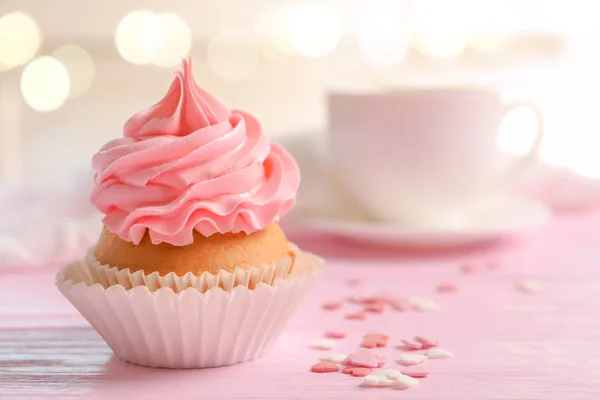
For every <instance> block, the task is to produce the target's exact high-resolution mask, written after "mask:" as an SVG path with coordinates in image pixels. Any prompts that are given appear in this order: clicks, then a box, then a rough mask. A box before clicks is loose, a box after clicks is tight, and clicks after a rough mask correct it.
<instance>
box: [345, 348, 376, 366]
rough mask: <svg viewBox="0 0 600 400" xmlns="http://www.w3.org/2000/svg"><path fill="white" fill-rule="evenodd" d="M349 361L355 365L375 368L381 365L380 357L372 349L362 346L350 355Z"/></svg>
mask: <svg viewBox="0 0 600 400" xmlns="http://www.w3.org/2000/svg"><path fill="white" fill-rule="evenodd" d="M348 361H349V363H350V364H351V365H353V366H355V367H368V368H375V367H377V366H378V365H379V360H378V357H377V356H376V355H375V354H374V353H373V352H372V351H371V350H369V349H365V348H360V349H358V350H356V352H355V353H354V354H351V355H350V356H348ZM384 362H385V360H384Z"/></svg>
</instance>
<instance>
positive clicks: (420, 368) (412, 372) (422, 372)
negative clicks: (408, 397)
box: [400, 364, 429, 378]
mask: <svg viewBox="0 0 600 400" xmlns="http://www.w3.org/2000/svg"><path fill="white" fill-rule="evenodd" d="M400 372H401V373H403V374H404V375H408V376H411V377H413V378H426V377H427V376H428V375H429V369H428V368H427V367H426V366H425V365H424V364H417V365H413V366H411V367H408V368H403V369H401V370H400Z"/></svg>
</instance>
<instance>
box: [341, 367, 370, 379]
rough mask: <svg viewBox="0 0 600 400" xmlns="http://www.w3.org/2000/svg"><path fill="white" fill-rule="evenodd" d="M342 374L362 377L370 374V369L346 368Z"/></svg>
mask: <svg viewBox="0 0 600 400" xmlns="http://www.w3.org/2000/svg"><path fill="white" fill-rule="evenodd" d="M342 372H343V373H344V374H351V375H352V376H358V377H363V376H367V375H369V374H370V373H371V368H365V367H347V368H344V370H343V371H342Z"/></svg>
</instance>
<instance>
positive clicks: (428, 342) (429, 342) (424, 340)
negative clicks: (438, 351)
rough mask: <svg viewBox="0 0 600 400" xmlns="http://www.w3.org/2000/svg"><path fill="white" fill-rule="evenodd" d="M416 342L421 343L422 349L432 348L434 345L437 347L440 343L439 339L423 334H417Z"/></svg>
mask: <svg viewBox="0 0 600 400" xmlns="http://www.w3.org/2000/svg"><path fill="white" fill-rule="evenodd" d="M415 342H418V343H421V348H422V349H430V348H432V347H437V346H438V344H439V342H438V341H437V340H435V339H431V338H428V337H423V336H415Z"/></svg>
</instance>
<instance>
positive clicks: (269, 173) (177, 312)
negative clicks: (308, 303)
mask: <svg viewBox="0 0 600 400" xmlns="http://www.w3.org/2000/svg"><path fill="white" fill-rule="evenodd" d="M92 166H93V168H94V171H95V187H94V190H93V193H92V197H91V200H92V203H93V204H94V205H95V206H96V207H97V208H98V210H99V211H100V212H102V213H103V214H104V219H103V223H104V227H103V230H102V233H101V235H100V238H99V240H98V242H97V243H96V245H95V246H93V247H92V248H91V249H90V250H89V252H88V254H87V256H86V257H85V258H84V259H82V260H78V261H76V262H73V263H71V264H70V265H67V266H66V267H64V268H63V269H62V270H61V271H60V272H59V273H58V275H57V285H58V288H59V289H60V291H61V292H62V293H63V294H64V295H65V297H66V298H67V299H68V300H69V301H70V302H71V303H72V304H73V305H74V306H75V307H76V308H77V309H78V310H79V311H80V312H81V314H82V315H83V316H84V317H85V318H86V319H87V320H88V321H89V322H90V324H91V325H92V326H93V327H94V328H95V329H96V330H97V331H98V332H99V333H100V335H101V336H102V337H103V338H104V339H105V340H106V342H107V343H108V345H109V346H110V347H111V348H112V349H113V351H114V352H115V354H116V355H117V356H118V357H120V358H121V359H123V360H125V361H129V362H132V363H135V364H139V365H145V366H152V367H166V368H202V367H216V366H223V365H229V364H234V363H239V362H243V361H247V360H251V359H253V358H256V357H259V356H262V355H264V354H265V353H266V352H267V351H268V350H269V349H270V347H271V346H272V344H273V342H274V340H275V339H276V338H277V336H278V335H279V333H280V332H281V331H282V329H283V328H284V326H285V324H286V322H287V321H288V319H289V317H290V316H291V314H292V312H293V310H294V308H295V306H296V305H297V303H298V301H299V300H300V298H301V297H302V295H303V294H304V293H305V292H306V291H307V290H308V289H309V288H310V286H311V285H312V284H313V283H314V281H315V280H316V279H317V277H318V275H319V272H320V270H321V265H322V261H321V260H320V259H319V258H318V257H316V256H314V255H312V254H310V253H307V252H303V251H301V250H300V249H299V248H298V247H296V246H295V245H293V244H292V243H289V242H288V241H287V239H286V237H285V234H284V233H283V231H282V230H281V228H280V227H279V223H278V222H279V220H280V218H281V217H283V216H284V215H285V214H286V213H287V212H288V211H289V210H290V209H291V208H292V207H293V205H294V202H295V198H296V191H297V189H298V185H299V183H300V173H299V169H298V166H297V164H296V163H295V161H294V160H293V158H292V157H291V156H290V155H289V154H288V153H287V152H286V151H285V150H283V149H282V148H281V147H279V146H277V145H276V144H273V143H270V142H269V141H268V139H267V137H266V136H265V134H264V133H263V131H262V129H261V126H260V124H259V122H258V121H257V120H256V118H254V117H253V116H252V115H250V114H248V113H245V112H243V111H239V110H230V109H229V108H227V106H225V104H223V102H221V101H220V100H219V99H218V98H216V97H214V96H212V95H210V94H209V93H207V92H206V91H204V90H202V89H201V88H199V87H198V86H197V85H196V83H195V81H194V78H193V75H192V68H191V62H189V61H187V60H184V61H183V63H182V66H181V68H180V70H179V71H178V72H177V73H176V74H175V78H174V80H173V83H172V84H171V87H170V88H169V90H168V92H167V94H166V95H165V97H164V98H163V99H162V100H161V101H160V102H158V103H157V104H155V105H154V106H152V107H150V108H148V109H147V110H144V111H141V112H139V113H137V114H135V115H134V116H132V117H131V118H130V119H129V120H128V121H127V122H126V123H125V127H124V137H123V138H120V139H116V140H113V141H111V142H109V143H107V144H106V145H105V146H104V147H102V148H101V149H100V151H99V152H98V153H97V154H96V155H95V156H94V158H93V160H92Z"/></svg>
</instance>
